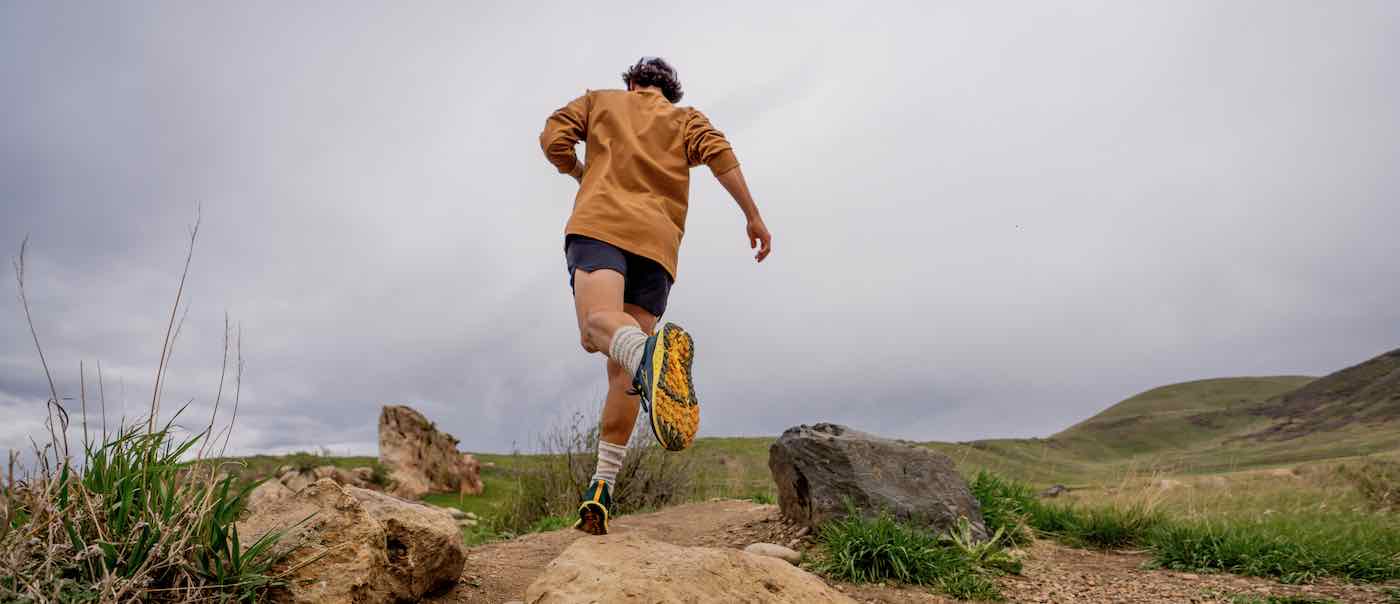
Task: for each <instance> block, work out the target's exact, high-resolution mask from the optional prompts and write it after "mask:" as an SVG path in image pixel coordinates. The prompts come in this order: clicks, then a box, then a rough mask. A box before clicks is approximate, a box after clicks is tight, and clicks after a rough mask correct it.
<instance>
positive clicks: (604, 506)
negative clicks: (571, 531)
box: [574, 480, 612, 535]
mask: <svg viewBox="0 0 1400 604" xmlns="http://www.w3.org/2000/svg"><path fill="white" fill-rule="evenodd" d="M610 510H612V489H609V488H608V483H606V482H604V481H602V480H594V481H593V484H592V485H590V486H589V487H588V490H587V491H584V492H583V502H582V503H580V504H579V505H578V522H575V523H574V528H576V529H578V530H580V531H583V532H585V533H588V534H590V535H606V534H608V516H609V515H610V514H611V511H610Z"/></svg>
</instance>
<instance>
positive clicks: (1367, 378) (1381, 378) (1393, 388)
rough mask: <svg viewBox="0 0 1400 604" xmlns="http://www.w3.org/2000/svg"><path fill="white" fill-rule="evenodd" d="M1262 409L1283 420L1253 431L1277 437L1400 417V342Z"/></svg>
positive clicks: (1290, 436)
mask: <svg viewBox="0 0 1400 604" xmlns="http://www.w3.org/2000/svg"><path fill="white" fill-rule="evenodd" d="M1260 413H1261V415H1263V416H1265V417H1269V418H1273V419H1276V420H1279V421H1278V423H1276V424H1274V425H1272V426H1270V427H1269V428H1266V429H1265V430H1262V431H1260V432H1258V433H1256V434H1254V435H1253V436H1255V437H1257V438H1261V439H1275V440H1288V439H1292V438H1298V437H1301V436H1306V435H1308V434H1313V433H1317V432H1328V431H1334V430H1338V429H1341V428H1344V427H1347V426H1349V425H1352V424H1377V423H1387V422H1392V421H1394V420H1397V419H1400V348H1397V349H1395V350H1392V351H1390V352H1387V353H1385V354H1382V355H1380V356H1377V357H1375V358H1373V359H1371V360H1368V361H1366V362H1363V363H1360V364H1358V365H1353V366H1351V367H1347V368H1346V369H1343V370H1341V371H1338V372H1335V373H1332V374H1329V375H1327V376H1326V377H1322V378H1319V379H1317V380H1314V381H1312V382H1310V383H1308V384H1306V385H1304V386H1302V387H1300V388H1298V389H1296V390H1293V391H1291V392H1288V393H1286V394H1283V395H1280V396H1278V397H1275V398H1273V399H1271V400H1270V401H1269V402H1268V404H1267V405H1266V406H1265V407H1264V408H1263V409H1261V410H1260Z"/></svg>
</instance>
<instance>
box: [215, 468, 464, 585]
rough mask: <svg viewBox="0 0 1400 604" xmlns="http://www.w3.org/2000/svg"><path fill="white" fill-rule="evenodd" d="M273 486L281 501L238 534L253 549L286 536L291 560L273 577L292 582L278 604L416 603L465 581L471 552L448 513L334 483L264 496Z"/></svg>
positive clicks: (266, 506)
mask: <svg viewBox="0 0 1400 604" xmlns="http://www.w3.org/2000/svg"><path fill="white" fill-rule="evenodd" d="M268 485H277V486H273V487H268V488H269V490H270V491H272V492H276V493H279V498H265V499H263V500H262V503H260V504H259V505H258V506H257V507H250V508H249V511H250V514H249V516H248V517H247V518H246V519H244V520H243V521H242V522H239V523H238V532H239V536H240V541H241V542H242V544H243V546H244V547H245V548H246V547H248V546H250V545H252V544H253V543H254V542H255V541H256V540H257V539H259V538H261V537H262V536H263V535H265V534H267V533H268V532H269V531H276V530H283V531H286V533H285V534H284V535H283V537H282V538H281V539H280V540H279V541H278V544H277V546H276V547H277V549H278V550H279V551H284V552H289V553H288V555H287V557H286V558H284V559H283V560H281V561H279V562H278V563H277V564H276V565H275V566H273V568H272V569H271V574H275V575H280V574H281V573H284V572H288V571H291V574H290V575H289V576H288V577H287V579H288V580H287V584H286V586H284V587H278V588H275V589H273V590H272V591H271V592H270V593H269V594H268V595H269V601H271V602H279V603H297V604H301V603H308V604H309V603H330V602H357V603H364V604H370V603H378V602H386V603H387V602H416V601H419V600H420V599H422V598H423V596H425V595H428V594H430V593H432V592H434V591H438V590H441V589H443V588H446V587H450V586H451V585H452V584H454V583H455V582H456V580H457V577H459V576H461V574H462V567H463V565H464V564H465V562H466V549H465V547H464V546H463V543H462V534H461V532H460V531H459V530H458V528H457V524H456V522H455V521H454V520H453V519H452V516H451V515H450V514H448V513H447V512H446V511H443V510H441V509H438V508H434V507H431V506H428V505H424V504H421V503H417V502H412V501H404V500H401V499H398V498H395V497H391V496H389V495H385V494H383V493H379V492H376V491H371V490H368V489H361V488H358V487H342V486H341V485H339V484H337V483H336V482H335V480H333V479H331V478H322V479H320V480H318V481H316V482H315V483H313V484H311V485H309V486H307V487H306V488H304V489H302V490H301V491H299V492H297V493H295V494H291V493H290V491H287V494H281V493H280V492H279V491H276V489H278V488H282V489H285V488H286V487H284V486H281V485H280V483H277V482H276V481H268V482H266V483H264V484H263V485H260V486H259V488H263V487H267V486H268ZM303 565H304V566H303ZM292 569H295V570H292Z"/></svg>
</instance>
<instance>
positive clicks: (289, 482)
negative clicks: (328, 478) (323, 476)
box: [280, 470, 316, 493]
mask: <svg viewBox="0 0 1400 604" xmlns="http://www.w3.org/2000/svg"><path fill="white" fill-rule="evenodd" d="M280 480H281V481H282V485H283V486H285V487H287V488H289V489H291V490H292V492H293V493H296V492H299V491H301V490H302V489H304V488H306V487H309V486H311V483H313V482H316V479H315V477H314V476H313V475H312V474H309V473H304V472H298V471H295V470H293V471H291V472H287V473H286V474H283V475H282V476H281V477H280Z"/></svg>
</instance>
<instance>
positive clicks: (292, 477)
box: [269, 466, 378, 493]
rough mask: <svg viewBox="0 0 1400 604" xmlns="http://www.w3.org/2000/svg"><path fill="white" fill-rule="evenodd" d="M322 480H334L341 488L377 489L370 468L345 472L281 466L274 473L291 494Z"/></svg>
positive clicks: (341, 470) (321, 468)
mask: <svg viewBox="0 0 1400 604" xmlns="http://www.w3.org/2000/svg"><path fill="white" fill-rule="evenodd" d="M322 478H329V479H331V480H334V481H335V482H336V484H339V485H341V486H351V487H360V488H363V489H376V490H377V489H378V486H377V485H375V484H374V470H371V469H370V468H354V469H351V470H346V469H344V468H338V467H336V466H320V467H316V468H306V469H301V468H295V467H292V466H282V467H281V468H278V469H277V473H276V481H277V482H280V483H282V486H284V487H287V488H288V489H290V490H291V491H292V492H293V493H295V492H297V491H300V490H302V489H304V488H306V487H307V486H309V485H311V484H312V483H314V482H316V481H317V480H320V479H322ZM269 482H272V481H269Z"/></svg>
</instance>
